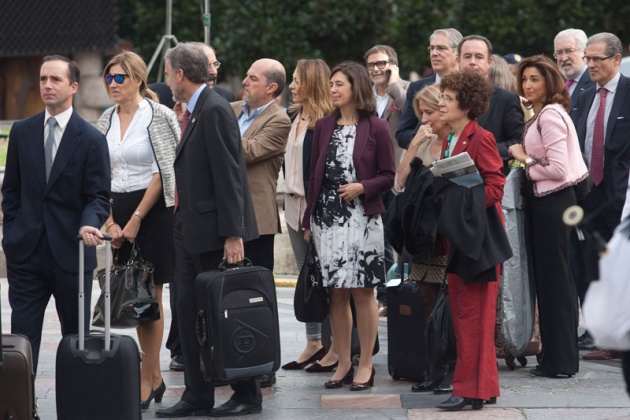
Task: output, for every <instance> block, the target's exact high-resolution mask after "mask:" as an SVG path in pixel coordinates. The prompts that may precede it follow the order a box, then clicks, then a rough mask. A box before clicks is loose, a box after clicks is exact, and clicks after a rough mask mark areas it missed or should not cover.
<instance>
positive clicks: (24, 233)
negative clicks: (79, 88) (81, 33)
mask: <svg viewBox="0 0 630 420" xmlns="http://www.w3.org/2000/svg"><path fill="white" fill-rule="evenodd" d="M110 173H111V169H110V166H109V152H108V149H107V141H106V139H105V136H104V135H103V134H101V133H100V132H98V131H97V130H96V129H95V128H94V127H92V126H91V125H90V124H88V123H87V122H86V121H84V120H83V119H82V118H81V117H79V115H78V114H77V113H76V112H73V113H72V116H71V117H70V120H69V121H68V125H67V126H66V129H65V131H64V134H63V137H62V138H61V142H60V143H59V148H58V150H57V154H56V155H55V161H54V163H53V166H52V168H51V171H50V177H49V180H48V183H46V173H45V163H44V113H43V112H42V113H40V114H37V115H35V116H32V117H30V118H27V119H25V120H21V121H17V122H16V123H15V124H13V127H12V128H11V134H10V135H9V147H8V151H7V164H6V169H5V175H4V182H3V184H2V210H3V212H4V225H3V239H2V246H3V248H4V252H5V254H6V257H7V261H8V262H11V261H13V262H22V261H25V260H26V259H27V258H28V257H29V256H30V255H31V254H32V253H33V252H34V251H35V249H36V246H37V243H38V242H39V240H40V238H41V236H42V234H43V233H44V231H46V236H47V238H48V242H49V244H50V249H51V251H52V253H53V255H54V257H55V259H56V260H57V262H58V264H59V265H60V266H61V267H62V268H63V269H64V270H65V271H68V272H72V273H77V272H78V271H79V242H78V241H77V235H78V233H79V229H80V228H81V227H82V226H93V227H96V228H100V227H101V226H102V225H103V223H104V222H105V219H106V218H107V216H109V192H110V187H111V175H110ZM95 267H96V248H93V247H88V248H86V249H85V270H93V269H94V268H95Z"/></svg>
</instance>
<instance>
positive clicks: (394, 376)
mask: <svg viewBox="0 0 630 420" xmlns="http://www.w3.org/2000/svg"><path fill="white" fill-rule="evenodd" d="M389 376H391V377H392V379H393V380H395V381H400V376H398V375H397V374H396V369H395V368H394V366H393V365H389Z"/></svg>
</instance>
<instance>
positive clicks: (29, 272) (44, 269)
mask: <svg viewBox="0 0 630 420" xmlns="http://www.w3.org/2000/svg"><path fill="white" fill-rule="evenodd" d="M7 277H8V280H9V304H10V305H11V333H12V334H22V335H25V336H26V337H27V338H28V339H29V341H30V342H31V348H32V350H33V371H34V373H35V374H37V364H38V360H39V348H40V345H41V341H42V325H43V322H44V313H45V312H46V306H48V301H49V300H50V297H51V296H54V297H55V306H56V308H57V315H58V316H59V322H60V324H61V334H62V335H68V334H77V333H78V332H79V299H78V295H79V275H78V274H77V273H70V272H68V271H64V270H63V269H62V268H61V267H60V266H59V265H58V264H57V261H56V260H55V257H54V256H53V254H52V251H51V250H50V245H49V244H48V237H47V236H46V233H45V232H44V234H42V237H41V238H40V240H39V242H38V244H37V247H36V248H35V251H34V252H33V254H31V256H30V257H28V258H27V259H26V260H24V261H20V262H15V261H11V260H10V259H9V258H7ZM92 283H93V281H92V271H91V270H90V271H86V272H85V282H84V287H85V314H86V316H85V319H84V321H83V322H84V323H85V328H86V329H85V331H88V330H89V325H90V322H89V318H90V317H89V314H90V307H91V296H92Z"/></svg>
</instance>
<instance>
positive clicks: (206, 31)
mask: <svg viewBox="0 0 630 420" xmlns="http://www.w3.org/2000/svg"><path fill="white" fill-rule="evenodd" d="M204 3H205V10H204V12H205V13H204V14H203V41H204V42H205V43H206V44H208V45H210V0H204Z"/></svg>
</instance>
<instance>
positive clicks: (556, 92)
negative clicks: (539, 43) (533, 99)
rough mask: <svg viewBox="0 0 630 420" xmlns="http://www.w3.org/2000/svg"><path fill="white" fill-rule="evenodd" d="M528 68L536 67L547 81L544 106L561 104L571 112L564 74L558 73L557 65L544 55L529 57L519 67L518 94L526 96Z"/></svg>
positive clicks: (517, 78)
mask: <svg viewBox="0 0 630 420" xmlns="http://www.w3.org/2000/svg"><path fill="white" fill-rule="evenodd" d="M528 67H535V68H536V69H538V71H539V72H540V74H541V75H542V77H543V78H544V79H545V91H546V92H547V97H546V98H545V99H544V101H543V106H544V105H549V104H560V105H562V106H563V107H564V109H565V110H566V111H567V112H569V109H570V106H571V96H570V95H569V90H568V89H567V87H566V85H565V83H564V77H562V74H560V71H558V67H556V63H554V62H553V61H551V59H549V58H547V57H545V56H544V55H533V56H531V57H527V58H525V59H523V61H521V63H520V64H519V65H518V70H517V73H516V74H517V77H516V88H517V91H518V94H519V95H521V96H525V95H524V93H523V73H524V72H525V69H526V68H528Z"/></svg>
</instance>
